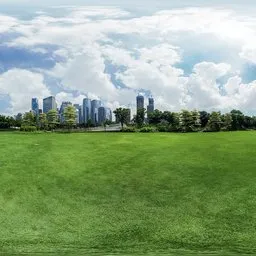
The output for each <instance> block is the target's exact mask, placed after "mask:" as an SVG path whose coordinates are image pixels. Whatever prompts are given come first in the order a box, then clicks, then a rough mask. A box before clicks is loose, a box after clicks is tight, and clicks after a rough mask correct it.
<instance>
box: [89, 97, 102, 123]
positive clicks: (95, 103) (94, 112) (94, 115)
mask: <svg viewBox="0 0 256 256" xmlns="http://www.w3.org/2000/svg"><path fill="white" fill-rule="evenodd" d="M100 106H101V101H100V100H93V101H92V112H91V119H92V123H93V124H94V125H97V124H98V118H99V113H98V110H99V107H100Z"/></svg>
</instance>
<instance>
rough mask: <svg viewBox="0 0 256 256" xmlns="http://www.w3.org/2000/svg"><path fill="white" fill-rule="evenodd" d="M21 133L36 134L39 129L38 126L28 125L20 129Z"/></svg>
mask: <svg viewBox="0 0 256 256" xmlns="http://www.w3.org/2000/svg"><path fill="white" fill-rule="evenodd" d="M20 131H21V132H36V131H37V128H36V126H28V125H22V126H21V127H20Z"/></svg>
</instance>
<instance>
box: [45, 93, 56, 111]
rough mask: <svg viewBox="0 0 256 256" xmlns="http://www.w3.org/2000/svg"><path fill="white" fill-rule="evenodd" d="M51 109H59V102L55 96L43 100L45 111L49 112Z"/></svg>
mask: <svg viewBox="0 0 256 256" xmlns="http://www.w3.org/2000/svg"><path fill="white" fill-rule="evenodd" d="M50 110H57V103H56V100H55V97H53V96H50V97H48V98H45V99H44V100H43V112H44V113H45V114H47V113H48V112H49V111H50Z"/></svg>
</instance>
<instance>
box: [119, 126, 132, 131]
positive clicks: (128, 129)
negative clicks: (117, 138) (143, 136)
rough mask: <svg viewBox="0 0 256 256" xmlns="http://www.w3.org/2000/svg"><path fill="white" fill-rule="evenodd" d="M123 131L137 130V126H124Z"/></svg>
mask: <svg viewBox="0 0 256 256" xmlns="http://www.w3.org/2000/svg"><path fill="white" fill-rule="evenodd" d="M121 132H136V129H135V127H129V126H128V127H124V128H123V129H122V130H121Z"/></svg>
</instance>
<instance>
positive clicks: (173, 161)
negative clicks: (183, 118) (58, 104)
mask: <svg viewBox="0 0 256 256" xmlns="http://www.w3.org/2000/svg"><path fill="white" fill-rule="evenodd" d="M255 156H256V133H255V132H234V133H210V134H204V133H200V134H116V133H100V134H90V133H86V134H20V133H7V132H3V133H0V252H3V253H21V252H71V251H76V252H78V251H81V252H87V253H93V252H98V253H115V252H116V253H120V254H121V253H131V254H136V253H138V254H143V253H146V252H147V253H150V252H151V253H153V254H154V253H155V254H156V255H160V252H164V253H170V254H171V253H174V254H176V253H179V254H180V253H182V252H183V253H189V252H191V253H196V255H199V252H202V253H210V252H214V253H216V254H219V255H226V254H224V253H235V252H236V253H240V254H241V253H256V235H255V230H256V196H255V195H256V158H255ZM104 255H105V254H104Z"/></svg>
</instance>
